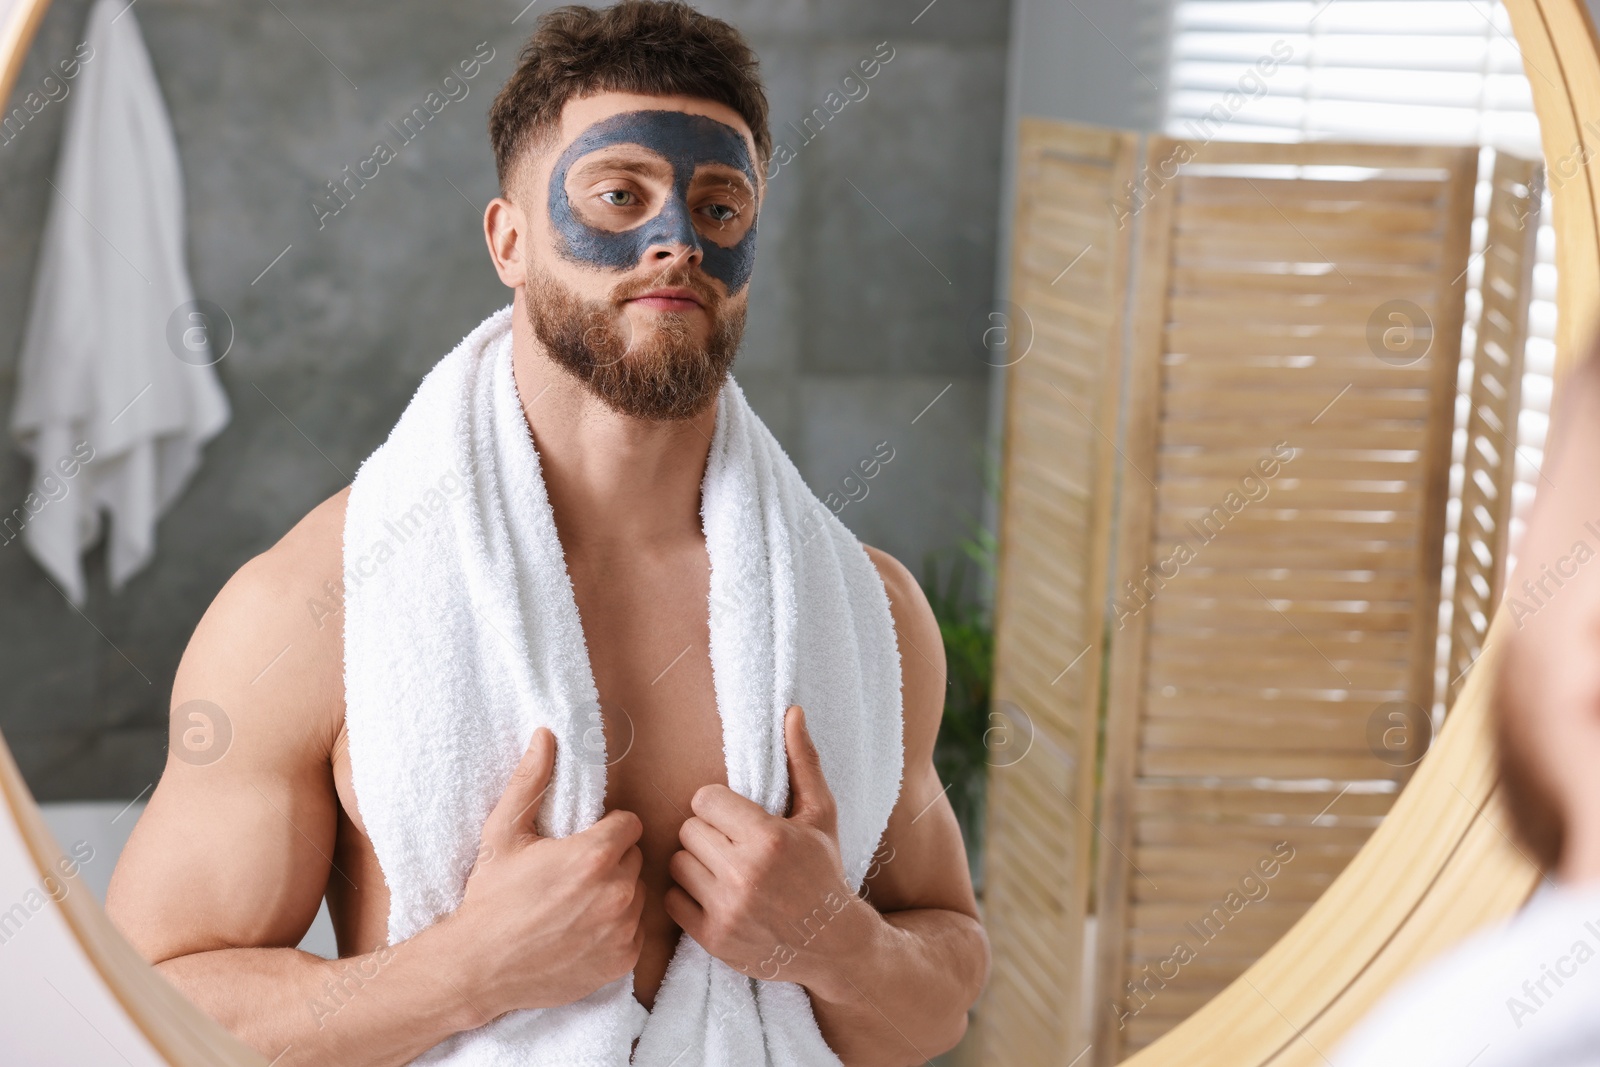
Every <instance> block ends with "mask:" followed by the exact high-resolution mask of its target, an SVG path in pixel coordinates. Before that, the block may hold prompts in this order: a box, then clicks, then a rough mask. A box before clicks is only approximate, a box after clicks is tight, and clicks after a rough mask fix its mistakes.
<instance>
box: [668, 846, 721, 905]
mask: <svg viewBox="0 0 1600 1067" xmlns="http://www.w3.org/2000/svg"><path fill="white" fill-rule="evenodd" d="M667 871H668V872H669V873H670V874H671V875H672V880H673V881H674V882H677V883H678V884H679V885H680V886H682V887H683V888H684V890H685V891H686V892H687V893H688V894H689V895H690V896H691V897H693V898H694V899H695V902H696V903H698V904H702V905H704V904H706V903H708V902H709V900H710V897H711V893H712V891H713V889H712V887H713V886H715V885H716V881H717V877H716V875H714V874H712V873H711V869H710V868H709V867H707V866H706V865H705V864H704V863H702V862H701V861H700V859H699V858H698V857H696V856H695V854H694V853H693V852H690V851H688V850H687V849H684V850H682V851H679V852H674V853H673V854H672V858H671V859H669V860H668V861H667Z"/></svg>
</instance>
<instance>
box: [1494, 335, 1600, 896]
mask: <svg viewBox="0 0 1600 1067" xmlns="http://www.w3.org/2000/svg"><path fill="white" fill-rule="evenodd" d="M1564 387H1565V390H1566V392H1565V393H1564V394H1563V395H1562V397H1561V398H1560V399H1559V400H1558V406H1557V412H1556V419H1555V421H1554V423H1553V425H1552V429H1553V430H1554V434H1553V438H1554V439H1553V440H1552V441H1551V446H1550V449H1549V452H1548V453H1547V455H1548V457H1549V458H1548V460H1547V461H1546V463H1545V464H1544V470H1543V472H1542V475H1541V478H1540V482H1539V488H1538V491H1537V497H1536V499H1535V502H1534V506H1533V510H1532V512H1531V513H1530V515H1529V517H1528V528H1527V531H1526V533H1525V534H1524V536H1523V538H1522V540H1521V542H1520V544H1518V545H1517V557H1518V558H1517V568H1516V573H1514V574H1513V575H1512V576H1511V578H1510V580H1509V582H1508V583H1507V589H1506V599H1505V601H1504V602H1503V603H1502V604H1501V606H1500V609H1499V610H1500V611H1502V612H1506V613H1508V614H1509V615H1510V616H1511V618H1510V619H1509V620H1508V622H1509V623H1510V629H1509V630H1508V631H1507V633H1508V634H1509V637H1508V639H1507V647H1506V648H1505V650H1504V656H1503V658H1502V661H1501V665H1500V669H1499V671H1498V675H1497V678H1496V687H1495V700H1494V713H1495V727H1496V734H1497V737H1498V741H1499V745H1498V754H1499V763H1500V770H1501V780H1502V784H1503V785H1504V786H1505V789H1506V794H1507V802H1508V805H1509V809H1510V811H1511V814H1512V817H1513V819H1514V820H1515V823H1516V829H1517V831H1518V836H1519V837H1520V838H1521V839H1522V841H1523V843H1524V844H1526V845H1527V846H1528V847H1529V848H1531V849H1532V850H1533V852H1534V853H1535V855H1536V858H1537V859H1538V860H1539V862H1540V863H1541V864H1542V865H1543V866H1545V867H1546V868H1548V869H1559V870H1561V871H1562V872H1563V873H1564V874H1565V875H1566V876H1567V877H1569V878H1573V877H1578V876H1581V877H1584V878H1587V877H1589V876H1590V875H1589V872H1590V871H1591V870H1592V869H1593V865H1594V864H1595V863H1596V862H1597V861H1600V856H1595V855H1591V853H1592V852H1593V851H1594V846H1595V844H1596V843H1597V841H1600V839H1597V838H1596V837H1595V831H1596V827H1597V825H1600V788H1597V781H1600V775H1597V774H1596V767H1600V365H1595V366H1590V367H1585V368H1580V369H1579V370H1577V371H1575V372H1574V373H1573V374H1572V375H1571V377H1570V379H1569V380H1568V381H1567V382H1566V383H1564Z"/></svg>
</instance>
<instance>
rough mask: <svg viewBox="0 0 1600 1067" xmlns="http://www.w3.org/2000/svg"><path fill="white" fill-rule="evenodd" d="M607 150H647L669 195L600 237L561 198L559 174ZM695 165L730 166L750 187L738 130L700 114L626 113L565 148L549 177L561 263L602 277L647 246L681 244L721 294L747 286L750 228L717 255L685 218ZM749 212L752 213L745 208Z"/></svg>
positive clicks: (752, 245)
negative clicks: (645, 214) (665, 175)
mask: <svg viewBox="0 0 1600 1067" xmlns="http://www.w3.org/2000/svg"><path fill="white" fill-rule="evenodd" d="M615 144H633V145H639V146H640V147H642V148H647V149H649V150H650V151H652V152H655V153H657V154H658V155H660V156H661V157H662V158H663V159H665V160H666V161H667V162H668V163H669V164H670V165H671V167H672V193H671V195H670V196H668V197H667V199H666V201H665V202H664V203H663V204H662V205H661V210H660V211H657V212H656V213H655V215H654V216H652V217H651V218H649V219H646V220H645V221H644V222H641V223H640V224H639V225H637V226H635V227H633V228H632V229H630V230H617V231H613V230H602V229H599V228H597V227H594V226H590V225H588V224H587V223H585V222H584V221H583V220H581V219H579V218H578V217H577V215H576V214H575V213H574V212H573V210H572V203H571V201H569V200H568V199H567V171H568V169H569V168H571V166H572V165H573V164H574V163H576V162H577V161H578V160H579V159H581V158H582V157H584V156H586V155H588V154H589V153H590V152H593V151H596V150H597V149H601V148H606V147H609V146H611V145H615ZM703 163H720V164H723V165H724V166H729V167H733V168H735V169H737V170H739V171H741V172H743V174H744V176H745V180H746V181H748V182H749V183H750V188H751V189H754V188H755V187H756V176H755V169H754V168H753V167H752V166H751V164H750V153H749V151H748V150H747V149H746V148H745V140H744V137H743V136H741V135H740V133H739V131H737V130H735V129H734V128H733V127H731V126H728V125H726V124H724V123H721V122H718V121H716V120H715V119H710V118H707V117H706V116H704V115H690V114H686V113H685V112H682V111H626V112H623V113H621V114H617V115H612V116H611V117H610V118H606V119H602V120H600V121H599V122H597V123H595V124H594V125H593V126H590V127H589V128H588V129H587V130H584V131H583V133H581V134H579V135H578V137H577V139H576V140H574V141H573V142H572V143H571V144H570V145H568V146H567V150H566V151H565V152H562V153H561V158H560V159H558V160H556V165H555V167H554V168H553V169H552V170H551V172H550V196H549V206H550V222H551V224H552V225H553V226H554V228H555V231H556V234H557V235H558V240H557V244H558V245H559V246H560V251H561V254H562V255H563V256H565V257H566V258H568V259H570V260H573V261H574V262H577V263H582V264H585V265H588V266H592V267H602V268H606V269H609V270H627V269H628V268H630V267H634V266H637V265H638V263H639V261H640V259H641V258H642V257H643V256H644V253H645V250H646V249H648V248H649V247H650V246H651V245H653V244H657V243H660V242H662V241H672V242H682V243H683V244H685V245H688V246H689V247H690V248H697V249H699V250H700V253H701V257H702V258H701V261H700V266H701V269H702V270H704V271H705V272H706V273H707V274H708V275H710V276H711V277H713V278H716V279H718V280H719V281H721V282H722V283H723V284H724V285H726V286H727V287H728V295H729V296H732V295H733V294H735V293H737V292H738V291H739V290H740V289H743V288H744V285H745V282H747V281H749V280H750V271H751V268H752V267H753V266H754V265H755V256H756V224H755V220H754V219H751V221H750V228H749V229H748V230H746V231H745V234H744V236H743V237H741V238H740V239H739V241H738V243H737V244H734V245H730V246H729V247H726V248H724V247H723V246H721V245H719V244H716V243H714V242H712V241H709V240H703V239H702V238H701V236H700V234H699V232H698V231H697V230H695V228H694V220H693V218H692V217H691V215H690V212H689V202H688V197H689V183H690V182H691V181H693V180H694V172H695V168H696V167H698V166H700V165H701V164H703ZM752 209H753V206H752Z"/></svg>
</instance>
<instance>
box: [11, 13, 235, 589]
mask: <svg viewBox="0 0 1600 1067" xmlns="http://www.w3.org/2000/svg"><path fill="white" fill-rule="evenodd" d="M85 39H86V40H87V42H88V44H89V46H90V48H92V49H93V51H92V52H90V53H89V58H88V60H87V61H86V62H85V63H84V65H83V70H82V73H81V74H80V75H79V77H78V80H77V82H76V85H75V92H74V93H73V96H72V98H71V99H69V100H68V102H67V115H66V119H65V131H64V132H63V135H62V143H61V156H60V161H59V163H58V164H57V167H56V176H55V182H54V188H53V189H52V190H51V192H50V212H49V216H48V218H47V220H46V222H45V229H44V240H43V248H42V250H41V252H40V256H39V266H38V270H37V273H36V275H35V279H34V288H33V304H32V307H31V309H30V311H29V316H28V327H27V332H26V333H25V335H24V339H23V344H22V354H21V356H20V357H19V359H18V371H17V397H16V405H15V407H14V409H13V411H12V415H11V432H12V434H13V436H14V437H15V438H16V440H17V443H18V444H19V445H20V446H21V447H22V449H23V450H24V451H25V452H27V453H28V454H29V455H30V456H31V457H32V459H33V464H34V474H33V480H32V483H31V484H30V486H29V494H28V497H27V499H26V501H25V502H24V504H23V505H22V507H21V508H18V509H16V510H15V511H12V512H11V513H10V515H9V516H4V515H0V541H5V542H9V541H10V540H11V539H13V538H15V537H16V536H17V534H18V527H19V526H20V533H21V536H22V540H23V541H24V543H26V544H27V546H28V550H29V551H30V552H32V553H33V555H34V557H35V558H36V559H37V560H38V561H39V563H40V565H41V566H43V567H44V569H45V570H46V571H47V572H48V573H49V574H50V576H51V577H52V578H53V579H54V580H55V581H56V582H57V583H58V584H59V585H60V586H61V587H62V588H63V590H64V591H65V592H66V594H67V596H68V597H69V598H70V599H71V600H72V601H73V602H74V603H77V604H81V603H82V602H83V598H84V577H83V566H82V562H81V559H80V556H81V554H82V552H83V550H84V549H86V548H88V547H89V546H90V545H92V544H93V543H94V542H95V541H96V540H97V539H98V538H99V536H100V532H101V523H102V509H104V511H107V512H109V513H110V517H111V534H110V545H109V550H108V569H109V572H110V581H111V587H112V589H113V590H119V589H121V588H122V586H123V584H124V583H126V582H127V580H128V579H129V578H130V577H131V576H132V575H133V574H134V573H136V572H137V571H138V570H139V569H140V568H141V567H143V566H144V565H145V564H146V563H147V562H149V560H150V558H151V556H152V555H153V554H154V553H155V533H156V521H157V520H158V519H159V518H160V516H161V513H162V512H163V511H164V510H165V509H166V508H167V507H168V505H170V504H171V503H172V502H173V501H174V500H175V499H176V498H177V497H178V494H179V493H180V492H182V491H183V487H184V486H185V485H186V484H187V483H188V481H189V478H190V476H191V475H192V474H193V473H194V471H195V469H196V467H198V466H199V463H200V449H201V446H202V445H203V444H204V443H205V442H206V441H208V440H210V439H211V438H212V437H214V436H216V434H217V433H219V432H220V431H221V430H222V428H223V427H224V426H226V425H227V423H228V418H229V409H228V401H227V397H226V395H225V394H224V393H223V391H222V387H221V386H220V385H219V384H218V381H217V375H216V371H215V370H214V369H213V368H212V367H211V366H210V365H209V364H210V363H211V362H212V360H214V359H219V358H221V357H222V355H223V354H224V353H223V352H218V351H214V350H213V349H212V347H211V345H210V340H209V337H208V334H209V332H210V331H211V330H212V329H214V328H216V327H217V325H218V324H216V323H213V322H211V321H209V320H208V319H207V318H206V317H205V316H204V315H203V314H202V313H200V312H198V311H196V310H195V309H194V307H193V301H194V289H193V287H192V286H191V285H190V282H189V275H188V271H187V269H186V268H185V266H184V255H183V251H184V226H183V177H182V173H181V171H180V169H179V165H178V151H177V146H176V144H175V143H174V140H173V136H172V126H171V123H170V122H169V121H168V118H167V112H166V107H165V105H164V103H163V102H162V99H161V89H160V86H159V85H157V83H156V78H155V72H154V71H153V70H152V69H151V66H150V56H149V54H148V53H147V52H146V51H145V47H144V42H143V40H142V39H141V38H140V36H139V27H138V25H137V23H136V22H135V21H134V16H133V12H132V10H130V9H129V7H128V6H127V5H125V4H124V3H123V2H122V0H96V3H95V4H94V6H93V8H91V9H90V12H89V24H88V29H87V31H86V33H85ZM180 353H181V358H180ZM86 457H88V458H86ZM69 472H70V473H69ZM7 519H9V521H6V520H7Z"/></svg>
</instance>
